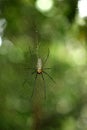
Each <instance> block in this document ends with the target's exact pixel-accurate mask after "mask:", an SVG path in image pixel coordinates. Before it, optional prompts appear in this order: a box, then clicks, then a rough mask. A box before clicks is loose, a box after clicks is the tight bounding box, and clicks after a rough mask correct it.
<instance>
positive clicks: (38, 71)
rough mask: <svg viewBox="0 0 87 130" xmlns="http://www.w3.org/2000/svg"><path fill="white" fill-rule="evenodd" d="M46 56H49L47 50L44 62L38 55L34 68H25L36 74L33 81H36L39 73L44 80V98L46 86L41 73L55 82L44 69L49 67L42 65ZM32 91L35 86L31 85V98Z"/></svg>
mask: <svg viewBox="0 0 87 130" xmlns="http://www.w3.org/2000/svg"><path fill="white" fill-rule="evenodd" d="M48 57H49V51H48V55H47V57H46V59H45V61H44V62H42V59H41V57H38V58H37V64H36V67H35V68H29V67H28V68H27V69H32V70H34V71H33V72H32V74H36V75H35V79H34V80H35V82H36V80H37V76H38V75H41V77H42V80H43V82H44V95H45V98H46V86H45V80H44V76H43V74H45V75H47V76H48V77H49V78H50V79H51V80H52V81H53V82H54V83H56V82H55V81H54V79H53V78H52V77H51V76H50V75H49V74H48V73H47V72H46V71H45V70H46V69H51V68H44V65H45V63H46V62H47V60H48ZM25 82H26V81H25ZM25 82H24V83H25ZM34 91H35V86H34V87H33V90H32V94H31V98H32V97H33V94H34Z"/></svg>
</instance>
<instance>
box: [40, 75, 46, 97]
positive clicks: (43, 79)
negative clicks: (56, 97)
mask: <svg viewBox="0 0 87 130" xmlns="http://www.w3.org/2000/svg"><path fill="white" fill-rule="evenodd" d="M41 75H42V79H43V81H44V97H45V99H46V86H45V80H44V76H43V73H42V74H41Z"/></svg>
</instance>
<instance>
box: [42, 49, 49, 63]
mask: <svg viewBox="0 0 87 130" xmlns="http://www.w3.org/2000/svg"><path fill="white" fill-rule="evenodd" d="M49 53H50V51H49V49H48V54H47V57H46V59H45V61H44V63H43V65H45V63H46V62H47V60H48V57H49Z"/></svg>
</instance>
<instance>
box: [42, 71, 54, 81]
mask: <svg viewBox="0 0 87 130" xmlns="http://www.w3.org/2000/svg"><path fill="white" fill-rule="evenodd" d="M43 73H44V74H46V75H47V76H48V77H49V78H50V79H51V80H52V81H53V82H54V83H56V82H55V81H54V79H53V78H52V77H51V76H50V75H49V74H48V73H47V72H45V71H43Z"/></svg>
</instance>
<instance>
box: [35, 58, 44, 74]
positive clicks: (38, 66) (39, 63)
mask: <svg viewBox="0 0 87 130" xmlns="http://www.w3.org/2000/svg"><path fill="white" fill-rule="evenodd" d="M36 67H37V74H42V72H43V69H42V59H41V58H38V59H37V66H36Z"/></svg>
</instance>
